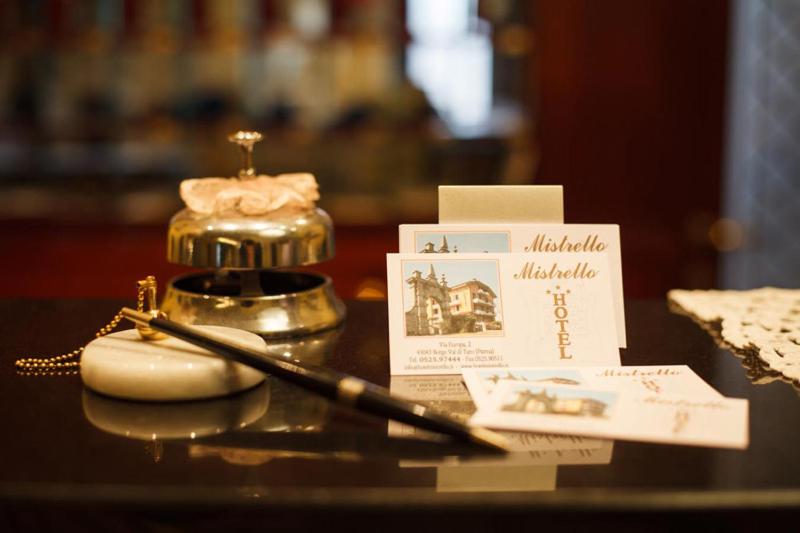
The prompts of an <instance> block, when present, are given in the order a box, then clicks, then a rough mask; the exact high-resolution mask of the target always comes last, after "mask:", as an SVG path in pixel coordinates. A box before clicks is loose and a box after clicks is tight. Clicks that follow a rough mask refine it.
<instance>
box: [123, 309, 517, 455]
mask: <svg viewBox="0 0 800 533" xmlns="http://www.w3.org/2000/svg"><path fill="white" fill-rule="evenodd" d="M121 313H122V316H124V317H125V318H127V319H128V320H130V321H132V322H133V323H135V324H138V325H140V326H149V327H150V328H152V329H154V330H156V331H160V332H162V333H166V334H167V335H170V336H172V337H176V338H178V339H181V340H183V341H186V342H188V343H190V344H194V345H195V346H199V347H201V348H205V349H206V350H209V351H211V352H214V353H216V354H219V355H221V356H223V357H225V358H227V359H231V360H233V361H236V362H238V363H242V364H244V365H247V366H250V367H253V368H255V369H257V370H260V371H262V372H265V373H267V374H271V375H273V376H276V377H278V378H281V379H284V380H286V381H288V382H290V383H293V384H295V385H298V386H300V387H302V388H304V389H306V390H310V391H312V392H316V393H317V394H320V395H322V396H324V397H326V398H328V399H330V400H333V401H335V402H337V403H340V404H343V405H346V406H349V407H352V408H354V409H356V410H359V411H364V412H367V413H371V414H373V415H378V416H382V417H385V418H391V419H392V420H397V421H398V422H402V423H404V424H408V425H410V426H414V427H418V428H421V429H426V430H429V431H435V432H438V433H443V434H445V435H448V436H450V437H454V438H456V439H459V440H462V441H466V442H470V443H473V444H477V445H479V446H481V447H484V448H488V449H492V450H497V451H508V447H507V444H506V439H505V438H504V437H503V436H501V435H499V434H497V433H495V432H493V431H490V430H488V429H485V428H479V427H470V426H468V425H466V424H463V423H462V422H460V421H458V420H456V419H454V418H452V417H450V416H447V415H445V414H442V413H438V412H435V411H433V410H432V409H430V408H429V407H427V406H424V405H422V404H418V403H415V402H411V401H408V400H405V399H400V398H398V397H396V396H392V395H391V393H390V392H389V391H388V390H386V389H384V388H382V387H379V386H377V385H374V384H372V383H369V382H366V381H364V380H362V379H359V378H356V377H353V376H349V375H343V374H336V373H333V372H329V371H326V370H323V369H319V368H313V367H307V366H302V365H299V364H297V363H293V362H290V361H286V360H285V359H282V358H279V357H276V356H273V355H270V354H268V353H265V352H260V351H258V350H253V349H251V348H247V347H244V346H240V345H238V344H235V343H232V342H231V341H229V340H227V339H222V338H220V337H216V336H214V335H211V334H209V333H207V332H205V331H203V330H201V329H199V328H196V327H192V326H187V325H184V324H179V323H178V322H173V321H172V320H168V319H166V318H156V317H153V316H152V315H150V314H148V313H142V312H139V311H134V310H133V309H130V308H127V307H125V308H123V309H122V312H121Z"/></svg>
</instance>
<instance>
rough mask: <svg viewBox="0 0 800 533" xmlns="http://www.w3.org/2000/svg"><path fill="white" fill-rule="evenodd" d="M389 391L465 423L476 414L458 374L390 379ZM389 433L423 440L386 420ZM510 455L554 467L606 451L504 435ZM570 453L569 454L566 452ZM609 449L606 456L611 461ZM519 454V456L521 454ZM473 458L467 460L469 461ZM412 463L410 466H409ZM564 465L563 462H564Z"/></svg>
mask: <svg viewBox="0 0 800 533" xmlns="http://www.w3.org/2000/svg"><path fill="white" fill-rule="evenodd" d="M389 390H390V391H391V392H392V394H393V395H396V396H399V397H401V398H407V399H409V400H413V401H415V402H422V403H424V404H426V405H429V406H431V407H433V408H434V409H436V410H438V411H441V412H443V413H446V414H447V415H448V416H451V417H454V418H456V419H459V420H461V421H463V422H464V423H466V422H467V421H468V420H469V419H470V417H471V416H472V415H473V414H474V413H475V410H476V407H475V402H473V401H472V398H471V397H470V393H469V392H468V391H467V389H466V387H465V385H464V382H463V381H462V379H461V376H460V375H457V374H456V375H444V376H392V377H391V380H390V382H389ZM388 434H389V436H392V437H409V438H414V437H416V438H419V437H423V438H424V437H425V436H426V434H427V432H426V431H425V430H422V429H419V428H415V427H413V426H408V425H406V424H402V423H400V422H395V421H394V420H389V425H388ZM504 435H505V437H506V438H507V439H508V441H509V447H510V449H511V451H512V455H515V457H516V459H520V462H526V463H527V462H536V463H539V464H557V463H556V462H554V461H558V460H560V459H563V460H564V461H569V462H570V464H573V463H575V464H577V462H580V461H597V460H600V459H601V458H602V457H605V456H606V454H605V453H604V454H599V455H598V454H593V453H590V451H591V450H597V449H600V448H608V446H607V445H606V443H605V441H601V440H599V439H592V438H588V437H580V436H577V435H550V434H542V433H518V432H513V433H511V432H509V433H504ZM567 452H572V453H567ZM610 453H611V452H610V450H609V451H608V456H609V458H610ZM520 454H521V455H520ZM471 460H472V459H470V461H471ZM409 464H411V463H409ZM565 464H566V463H565Z"/></svg>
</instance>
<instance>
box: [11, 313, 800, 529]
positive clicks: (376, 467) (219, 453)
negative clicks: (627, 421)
mask: <svg viewBox="0 0 800 533" xmlns="http://www.w3.org/2000/svg"><path fill="white" fill-rule="evenodd" d="M124 303H128V302H121V301H108V300H94V301H79V300H0V317H2V321H1V322H0V323H2V328H3V337H2V338H3V348H2V360H0V362H1V363H2V364H0V387H1V388H2V391H3V392H2V402H1V403H0V416H1V417H2V421H3V430H4V431H3V441H2V455H0V457H2V468H0V501H1V502H2V514H0V525H6V526H8V525H11V526H13V527H29V528H36V529H41V528H45V529H47V528H53V529H60V528H61V527H62V526H65V525H73V526H74V525H78V526H81V527H92V528H93V527H100V528H105V527H106V526H108V527H109V528H110V527H112V526H113V527H114V528H115V529H117V530H124V531H127V530H136V531H138V530H141V528H142V527H144V528H156V529H157V528H160V527H163V526H173V525H179V526H188V527H191V528H192V529H197V530H206V529H208V530H213V529H217V528H221V527H227V526H231V525H232V526H238V525H254V524H259V525H267V524H268V525H270V526H271V527H272V528H277V529H281V528H288V529H293V528H295V527H300V526H316V527H320V526H326V527H327V526H331V527H332V525H334V524H336V525H337V526H339V527H346V528H347V529H355V530H371V531H375V530H384V531H392V530H398V531H399V530H407V529H408V528H414V529H416V530H421V531H425V530H428V529H430V530H434V529H437V530H441V529H443V528H446V529H448V530H454V528H455V527H456V526H458V527H459V528H462V529H487V530H488V529H493V528H499V527H511V526H513V527H517V528H519V527H520V526H525V527H526V528H527V527H530V528H533V527H538V526H543V525H547V527H548V528H549V529H560V528H565V529H566V528H573V527H575V526H581V525H583V526H586V525H592V526H593V527H599V526H613V527H615V528H616V529H627V528H633V529H636V528H639V527H642V526H643V525H646V526H647V529H648V530H660V529H664V530H668V529H670V528H673V527H675V525H676V522H683V521H691V522H692V523H693V524H695V525H697V524H698V523H699V524H701V525H703V524H705V525H707V526H709V527H711V526H714V527H716V526H722V525H724V526H725V527H732V526H740V527H742V528H746V527H749V526H751V525H754V524H758V525H759V527H764V526H768V525H773V524H774V525H776V526H777V525H780V524H781V523H783V521H784V520H787V519H789V520H792V521H796V520H797V517H798V514H800V513H798V509H800V461H798V460H797V456H798V453H799V452H800V425H799V424H798V422H800V398H799V397H798V392H797V390H796V389H795V388H794V387H793V386H792V385H791V384H788V383H783V382H780V381H776V382H772V383H769V384H764V385H756V384H753V383H751V381H750V380H749V379H748V377H747V376H746V372H745V368H743V366H742V363H741V360H740V359H738V358H736V357H734V356H733V355H732V354H731V353H730V352H727V351H725V350H721V349H719V348H717V347H716V345H715V343H714V342H713V340H712V339H711V338H710V337H709V336H708V334H707V333H705V332H704V331H702V330H701V329H700V328H699V327H698V326H696V325H695V324H693V323H692V322H691V320H689V319H688V318H686V317H682V316H678V315H675V314H672V313H670V312H669V310H668V309H667V307H666V304H665V303H664V302H661V301H648V302H641V301H633V302H628V304H627V309H626V312H627V317H628V324H627V325H628V332H629V339H628V344H629V348H628V349H627V350H624V351H623V357H622V359H623V364H627V365H647V364H688V365H690V366H691V367H692V368H693V369H694V370H695V371H696V372H697V373H698V374H699V375H700V376H701V377H703V378H704V379H706V380H707V381H708V382H709V383H710V384H711V385H713V386H714V387H715V388H717V389H718V390H719V391H720V392H722V393H723V394H724V395H726V396H734V397H743V398H748V399H749V400H750V432H751V444H750V447H749V448H748V449H747V450H746V451H732V450H719V449H707V448H696V447H678V446H666V445H654V444H642V443H633V442H622V441H618V442H616V443H614V445H613V453H612V455H611V459H610V462H609V463H608V464H589V465H559V466H555V465H552V464H550V465H543V464H542V461H541V458H540V460H539V462H538V463H537V464H536V465H533V466H525V465H520V464H516V463H515V465H514V466H506V467H505V470H503V468H504V467H503V466H502V465H496V466H494V467H492V468H486V467H475V466H472V465H469V463H468V459H469V458H468V459H465V461H467V463H466V464H464V463H462V464H461V465H460V466H453V464H452V463H451V464H450V466H440V467H437V466H436V461H439V460H447V456H450V455H452V453H453V451H452V449H451V448H449V447H448V446H447V445H446V444H441V443H435V442H434V443H426V442H419V441H411V442H409V441H407V440H398V439H396V438H389V437H387V422H386V421H385V420H380V419H375V418H371V417H366V416H363V415H360V414H357V413H353V412H349V411H346V410H342V409H340V408H337V407H335V406H333V405H331V404H329V403H327V402H326V401H324V400H322V399H319V398H317V397H314V396H312V395H309V394H307V393H305V392H303V391H300V390H297V389H295V388H293V387H292V386H289V385H287V384H284V383H279V382H274V381H273V382H270V381H269V380H268V382H267V384H266V385H264V386H263V387H262V388H261V389H257V390H255V391H251V392H249V393H245V394H244V395H239V396H236V397H233V398H230V399H227V400H218V401H216V403H214V402H211V403H210V404H209V402H206V404H204V405H205V406H200V407H198V405H196V404H195V403H185V404H181V405H177V406H175V405H173V406H170V409H172V410H173V411H171V412H166V411H163V412H161V414H159V412H158V409H156V411H153V410H152V409H154V408H155V406H147V405H144V406H142V405H136V404H134V405H130V404H128V403H126V402H118V401H115V400H110V399H107V398H103V397H100V396H97V395H95V394H93V393H90V392H88V391H85V390H84V389H83V387H82V384H81V381H80V378H79V377H77V376H60V377H59V376H54V377H29V376H19V375H17V374H16V373H15V370H14V368H13V360H14V358H15V357H16V356H19V355H23V354H30V355H36V354H47V353H53V352H61V351H64V350H67V349H71V348H72V347H74V346H76V345H79V344H82V343H83V342H85V340H86V338H87V335H88V336H90V335H91V334H92V332H93V331H94V329H96V327H97V326H98V325H101V324H102V323H104V322H105V321H107V320H108V318H109V317H110V316H112V315H113V313H114V312H116V311H117V310H118V309H119V307H120V306H121V305H122V304H124ZM348 310H349V317H348V321H347V324H346V327H345V328H344V330H343V331H342V332H341V333H340V334H339V335H338V339H336V338H334V339H333V343H332V345H331V348H330V352H329V353H327V354H326V355H323V354H324V352H322V351H320V350H321V345H315V346H312V347H311V348H310V349H311V355H309V356H308V357H311V358H312V359H315V358H316V359H319V358H323V359H320V360H324V364H326V365H329V366H331V367H333V368H336V369H338V370H341V371H344V372H348V373H352V374H355V375H358V376H360V377H363V378H365V379H368V380H371V381H373V382H376V383H379V384H382V385H386V386H388V385H389V358H388V338H387V318H386V304H385V302H348ZM309 346H310V345H309ZM254 397H255V398H256V400H253V398H254ZM265 398H266V400H265ZM254 402H255V403H254ZM258 402H262V404H263V403H264V402H267V404H266V405H261V408H262V411H263V410H264V409H266V411H265V414H263V416H261V414H260V413H261V412H262V411H258V409H259V407H258ZM253 405H256V407H255V408H254V407H253ZM175 409H177V410H178V411H177V414H176V411H175ZM206 411H207V413H208V416H209V417H210V419H211V422H208V423H206V422H204V421H203V420H202V417H203V416H204V415H203V413H205V412H206ZM165 413H166V414H165ZM253 413H256V415H258V416H255V415H254V414H253ZM162 415H163V416H162ZM115 416H116V417H117V419H115V418H114V417H115ZM159 417H161V418H159ZM248 417H250V418H249V419H248ZM254 417H255V419H254ZM90 418H92V419H93V422H92V421H90V420H89V419H90ZM131 420H133V421H134V422H135V426H136V428H137V429H136V431H140V432H141V431H146V430H147V427H148V424H156V426H154V427H158V428H160V429H158V431H163V428H164V427H165V426H164V424H167V425H169V424H170V423H173V424H175V425H181V424H188V425H189V426H191V424H197V425H198V428H199V429H198V430H197V433H198V434H196V435H195V438H191V437H190V436H189V435H188V434H187V435H185V437H186V438H179V439H166V440H165V439H163V438H161V436H160V435H159V436H157V437H156V440H153V439H152V438H147V436H146V435H144V436H142V435H139V437H140V438H129V437H126V436H124V432H123V434H113V433H110V432H109V431H117V432H119V428H123V430H124V429H125V427H126V424H128V423H129V422H130V421H131ZM164 420H166V421H167V422H164ZM242 420H244V423H245V427H244V428H241V429H238V430H234V431H228V429H229V428H230V427H231V426H234V425H239V424H240V423H241V421H242ZM170 421H172V422H170ZM158 424H161V425H160V426H159V425H158ZM208 424H211V426H209V425H208ZM143 428H144V429H143ZM209 428H212V429H213V431H209ZM129 429H130V428H129ZM187 431H188V430H187ZM134 433H135V431H134ZM162 434H163V433H162ZM131 436H136V435H131ZM420 461H423V462H424V461H428V462H429V465H430V466H419V465H418V464H416V465H415V464H414V463H415V462H416V463H419V462H420ZM545 462H547V461H545ZM550 462H551V463H553V462H557V461H550ZM409 465H411V466H409ZM470 468H475V470H472V471H468V470H465V469H470ZM480 468H484V470H480ZM498 469H499V470H498ZM509 469H513V472H515V473H516V474H518V477H519V475H523V476H524V475H530V476H541V477H542V481H541V482H537V483H538V484H536V483H532V484H529V485H527V486H528V488H527V489H522V490H520V489H519V485H515V487H516V490H511V489H513V488H514V487H511V486H507V487H503V479H504V477H505V475H506V474H507V473H509V472H511V470H509ZM526 469H527V470H526ZM504 472H505V473H506V474H504ZM525 472H528V474H526V473H525ZM462 474H466V475H462ZM476 476H478V478H480V476H485V478H486V480H487V481H491V483H489V484H490V485H492V488H490V489H487V488H484V489H483V490H477V491H476V489H475V486H474V485H475V477H476ZM445 478H446V479H447V483H444V481H443V480H444V479H445ZM470 478H471V481H470ZM459 479H461V480H462V481H463V480H465V479H466V480H467V481H464V482H463V484H462V485H459V483H460V482H459V481H457V480H459ZM479 481H480V479H479ZM470 483H472V486H471V485H470ZM478 485H479V486H480V485H481V484H480V483H478ZM523 485H524V483H523ZM337 529H338V527H337Z"/></svg>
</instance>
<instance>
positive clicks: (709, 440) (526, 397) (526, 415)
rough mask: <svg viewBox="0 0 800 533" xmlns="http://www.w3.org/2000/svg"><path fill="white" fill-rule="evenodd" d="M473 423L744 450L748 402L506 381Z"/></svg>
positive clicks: (486, 403) (483, 406) (521, 429)
mask: <svg viewBox="0 0 800 533" xmlns="http://www.w3.org/2000/svg"><path fill="white" fill-rule="evenodd" d="M470 423H471V424H474V425H478V426H485V427H490V428H495V429H502V430H510V431H533V432H547V433H557V434H567V435H583V436H589V437H599V438H607V439H621V440H635V441H645V442H657V443H664V444H688V445H695V446H709V447H722V448H739V449H744V448H746V447H747V445H748V440H749V437H748V402H747V400H740V399H731V398H719V397H718V398H710V397H705V398H699V397H690V396H678V395H667V394H656V393H651V392H644V393H642V392H633V391H630V390H624V389H623V390H610V389H600V388H594V387H575V386H551V385H543V384H536V383H527V382H515V381H503V382H502V383H501V384H500V385H498V387H497V388H496V389H495V390H494V391H493V392H492V394H491V396H489V398H488V401H487V402H484V403H483V404H482V405H480V406H478V411H477V412H476V413H475V415H474V416H473V417H472V419H471V420H470Z"/></svg>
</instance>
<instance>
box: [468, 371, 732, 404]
mask: <svg viewBox="0 0 800 533" xmlns="http://www.w3.org/2000/svg"><path fill="white" fill-rule="evenodd" d="M463 376H464V383H465V384H466V385H467V388H468V389H469V392H470V395H471V396H472V399H473V400H474V401H475V403H476V404H477V405H482V404H484V403H485V402H486V401H487V400H488V398H489V396H490V394H491V393H492V391H493V390H494V389H495V388H496V387H497V386H498V385H499V384H500V383H502V382H503V381H514V382H525V383H531V384H537V385H568V386H583V387H597V388H601V389H614V390H620V389H625V390H630V391H632V392H641V393H652V394H667V395H669V394H672V395H682V396H693V397H700V398H707V397H711V398H719V397H721V396H722V395H721V394H720V393H719V392H717V391H716V390H715V389H714V388H713V387H712V386H711V385H709V384H708V383H706V382H705V381H703V380H702V379H701V378H700V376H698V375H697V374H695V373H694V371H693V370H692V369H691V368H689V367H688V366H686V365H664V366H594V367H573V368H564V367H512V368H479V369H475V368H470V369H467V370H464V372H463Z"/></svg>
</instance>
